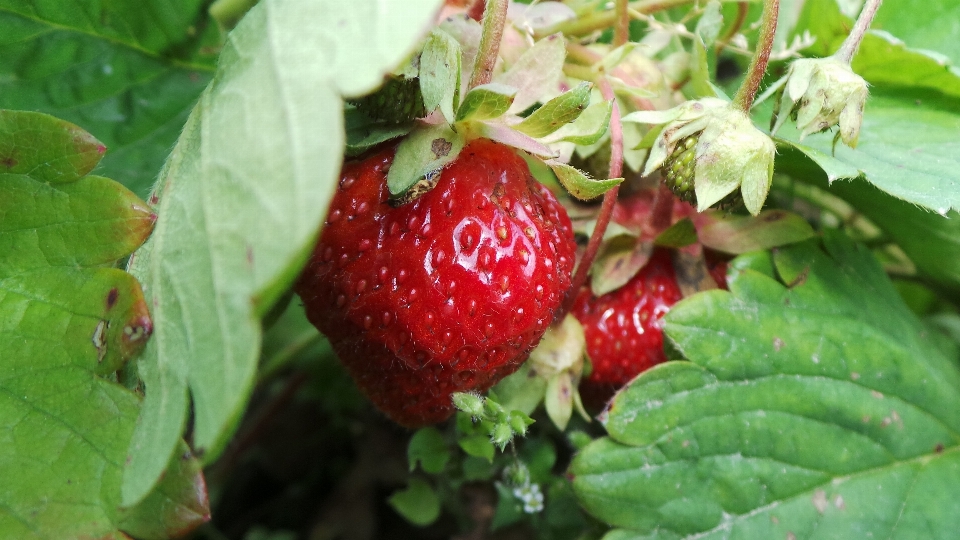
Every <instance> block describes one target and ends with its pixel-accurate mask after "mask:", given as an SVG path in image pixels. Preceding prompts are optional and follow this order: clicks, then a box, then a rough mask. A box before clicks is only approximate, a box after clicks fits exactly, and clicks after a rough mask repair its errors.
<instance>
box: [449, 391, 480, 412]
mask: <svg viewBox="0 0 960 540" xmlns="http://www.w3.org/2000/svg"><path fill="white" fill-rule="evenodd" d="M450 398H451V399H452V400H453V406H454V407H456V408H457V409H459V410H461V411H463V412H465V413H467V414H469V415H470V416H471V417H472V418H479V417H481V416H483V402H484V399H483V398H482V397H480V396H478V395H476V394H470V393H467V392H454V393H453V394H451V396H450Z"/></svg>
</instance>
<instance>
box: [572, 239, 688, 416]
mask: <svg viewBox="0 0 960 540" xmlns="http://www.w3.org/2000/svg"><path fill="white" fill-rule="evenodd" d="M682 298H683V293H682V292H681V291H680V287H679V285H677V278H676V274H675V272H674V269H673V261H672V258H671V254H670V251H669V250H666V249H657V250H655V251H654V253H653V255H652V257H651V258H650V261H649V262H647V264H646V266H644V267H643V268H642V269H641V270H640V271H639V272H638V273H637V275H635V276H634V277H633V278H632V279H631V280H630V281H628V282H627V284H626V285H624V286H623V287H621V288H619V289H617V290H615V291H611V292H609V293H607V294H604V295H603V296H600V297H596V296H594V295H593V293H592V292H590V290H589V289H587V288H584V289H583V290H582V291H581V292H580V295H579V296H578V297H577V301H576V303H575V304H574V307H573V311H572V313H573V315H574V316H575V317H576V318H577V319H578V320H579V321H580V323H581V324H582V325H583V329H584V334H585V336H586V340H587V354H588V355H589V356H590V362H591V364H592V368H593V370H592V371H591V373H590V375H589V376H588V377H586V378H585V379H583V380H582V381H581V382H580V396H581V398H582V399H583V401H584V404H586V405H587V406H588V407H590V408H592V409H599V408H601V407H602V406H603V405H604V404H605V403H606V402H607V401H608V400H609V399H610V398H611V397H613V394H614V393H615V392H616V391H617V390H619V389H620V388H621V387H623V386H624V385H626V384H627V383H628V382H630V380H632V379H633V378H634V377H636V376H637V375H639V374H640V372H642V371H644V370H647V369H649V368H651V367H653V366H655V365H657V364H659V363H662V362H665V361H666V360H667V358H666V356H665V355H664V353H663V316H664V315H666V313H667V312H668V311H670V308H671V307H673V305H674V304H676V303H677V302H679V301H680V299H682Z"/></svg>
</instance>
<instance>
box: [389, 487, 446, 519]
mask: <svg viewBox="0 0 960 540" xmlns="http://www.w3.org/2000/svg"><path fill="white" fill-rule="evenodd" d="M388 502H389V503H390V506H392V507H393V509H394V510H396V511H397V512H398V513H399V514H400V515H401V516H403V517H405V518H406V519H407V520H408V521H410V522H411V523H413V524H414V525H419V526H421V527H425V526H427V525H429V524H431V523H433V522H434V521H436V520H437V518H438V517H440V498H439V497H438V496H437V493H436V492H435V491H434V490H433V488H432V487H430V484H428V483H426V482H424V481H423V480H420V479H419V478H414V479H412V480H410V485H409V486H407V489H405V490H403V491H398V492H396V493H394V494H393V495H391V496H390V498H389V499H388Z"/></svg>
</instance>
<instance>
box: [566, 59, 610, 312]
mask: <svg viewBox="0 0 960 540" xmlns="http://www.w3.org/2000/svg"><path fill="white" fill-rule="evenodd" d="M597 86H599V88H600V93H601V94H602V95H603V99H605V100H607V101H610V100H613V111H611V114H610V175H609V178H620V176H621V175H622V174H623V126H622V125H621V124H620V108H619V107H618V106H617V100H616V99H614V95H613V88H612V87H611V86H610V81H608V80H607V78H606V77H601V78H600V80H599V81H597ZM619 191H620V186H619V185H617V186H614V187H613V188H612V189H611V190H610V191H607V192H606V193H604V194H603V203H602V204H601V206H600V215H598V216H597V225H596V226H595V227H594V228H593V234H591V235H590V240H589V241H588V242H587V248H586V250H584V252H583V257H582V258H581V259H580V265H579V266H577V272H576V274H574V276H573V282H572V284H571V285H570V290H569V291H567V297H566V298H564V300H563V305H562V306H561V310H560V313H559V314H558V316H557V318H556V319H554V321H555V322H559V321H562V320H563V317H564V316H565V315H566V314H567V313H569V312H570V309H571V308H573V303H574V301H576V299H577V294H579V293H580V289H582V288H583V285H584V284H585V283H586V282H587V274H588V273H589V271H590V266H592V265H593V259H595V258H596V256H597V251H599V250H600V242H601V241H602V240H603V233H604V232H606V230H607V225H609V224H610V218H611V216H613V206H614V204H615V203H616V202H617V193H618V192H619Z"/></svg>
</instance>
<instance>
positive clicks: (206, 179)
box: [122, 0, 438, 504]
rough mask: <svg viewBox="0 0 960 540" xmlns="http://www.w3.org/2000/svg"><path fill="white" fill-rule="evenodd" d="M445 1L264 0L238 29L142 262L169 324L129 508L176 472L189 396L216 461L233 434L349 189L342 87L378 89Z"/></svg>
mask: <svg viewBox="0 0 960 540" xmlns="http://www.w3.org/2000/svg"><path fill="white" fill-rule="evenodd" d="M437 4H438V2H437V1H435V0H419V1H414V2H404V3H402V4H393V3H388V4H383V3H376V2H372V1H370V0H357V1H354V2H349V3H342V2H337V1H334V0H323V1H317V2H299V1H295V0H264V1H261V2H259V3H258V4H257V5H256V6H255V7H254V8H252V9H251V10H250V11H249V12H248V13H247V15H246V16H244V18H243V19H242V20H241V21H240V23H239V24H238V25H237V27H236V28H235V29H234V30H233V31H232V32H231V34H230V37H229V39H228V40H227V44H226V46H225V47H224V49H223V51H222V53H221V55H220V60H219V65H218V73H217V76H216V77H215V78H214V80H213V82H212V83H211V85H210V86H209V87H208V88H207V89H206V90H205V91H204V93H203V95H202V96H201V98H200V100H199V103H198V104H197V105H196V107H195V108H194V110H193V112H192V113H191V115H190V117H189V119H188V120H187V123H186V125H185V126H184V127H183V132H182V134H181V136H180V139H179V141H178V142H177V145H176V146H175V147H174V149H173V151H172V154H171V155H170V158H169V159H168V160H167V163H166V165H165V166H164V169H163V171H162V172H161V174H160V179H159V183H158V186H157V188H156V192H155V193H154V197H152V199H151V202H152V203H154V204H156V212H157V214H158V220H157V225H156V229H155V230H154V233H153V235H152V236H151V237H150V240H149V241H148V242H147V243H146V244H144V246H143V248H141V249H140V250H139V251H138V252H137V253H136V254H135V255H134V258H133V260H132V261H131V263H130V270H131V272H132V273H134V275H136V276H137V277H138V278H139V279H140V280H141V282H142V283H143V285H144V290H145V292H146V295H147V297H148V298H149V303H150V305H151V310H152V315H153V318H154V323H155V324H154V336H153V339H151V341H150V343H149V344H148V346H147V348H146V349H145V351H144V356H143V357H142V358H141V359H140V361H139V362H138V365H139V369H140V375H141V378H142V379H143V381H144V384H145V387H146V389H147V390H146V396H145V401H144V406H143V409H142V414H141V417H140V420H139V422H138V424H137V431H136V433H135V435H134V438H133V441H132V442H131V443H130V459H129V461H128V462H127V466H126V471H125V474H124V483H123V491H122V494H123V501H124V503H125V504H132V503H134V502H136V501H138V500H140V499H141V498H142V497H143V496H144V495H146V493H148V492H149V491H150V489H151V487H152V486H153V485H154V484H155V483H156V481H157V479H158V478H159V477H160V476H161V474H162V473H163V471H164V469H165V467H166V466H167V463H168V462H169V461H170V456H171V455H173V454H174V451H175V448H176V444H177V442H178V441H179V439H180V436H181V432H182V430H183V428H184V425H185V422H186V415H187V411H188V404H189V403H192V411H193V413H194V418H193V421H194V423H193V443H194V447H195V449H196V450H197V451H198V452H201V453H202V455H203V457H204V459H205V460H208V461H209V460H213V459H215V458H216V456H217V455H218V454H219V453H220V451H221V450H222V448H223V446H224V445H225V443H226V441H227V440H228V439H229V437H230V435H231V433H232V432H233V430H234V427H235V425H236V423H237V421H238V420H239V418H240V416H241V415H242V413H243V411H244V408H245V406H246V403H247V398H248V396H249V394H250V390H251V387H252V384H253V382H254V374H255V372H256V368H257V360H258V357H259V349H260V342H261V336H262V329H261V325H260V317H261V316H263V315H264V314H266V313H267V312H268V311H269V310H270V308H271V307H272V306H273V305H274V303H275V302H276V301H277V299H278V298H280V296H281V295H282V294H283V293H284V292H285V291H286V290H287V289H288V288H289V287H290V285H291V283H292V282H293V280H294V279H295V277H296V275H297V273H298V272H299V270H300V267H301V266H302V264H303V261H304V259H305V257H306V256H307V254H308V253H309V250H310V248H311V247H312V246H313V243H314V241H315V239H316V235H317V231H318V229H319V227H320V224H321V223H322V222H323V218H324V216H325V212H326V208H327V206H328V204H329V201H330V197H331V196H332V194H333V191H334V189H335V186H336V178H337V172H338V171H339V169H340V165H341V156H342V154H343V149H344V141H343V135H342V122H343V118H342V114H343V113H342V111H343V103H342V100H341V97H340V96H341V95H342V96H347V97H352V96H360V95H364V94H366V93H369V92H370V91H371V90H373V89H374V88H376V86H377V85H379V84H380V83H381V82H382V80H383V75H384V73H386V72H389V71H390V70H392V69H393V68H395V67H396V66H397V65H399V64H400V62H401V61H402V60H403V59H404V58H405V57H406V56H407V55H408V54H409V53H410V52H411V50H412V48H413V46H414V45H415V43H416V42H417V40H419V39H420V37H421V35H422V34H423V33H424V31H425V30H426V25H427V23H428V22H429V21H430V20H431V18H432V17H433V14H434V10H435V8H436V7H437ZM400 19H402V20H403V21H404V24H397V21H398V20H400ZM278 32H279V34H278ZM278 35H282V38H277V36H278ZM330 43H337V44H338V46H337V47H330V46H329V45H330Z"/></svg>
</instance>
